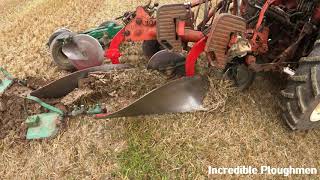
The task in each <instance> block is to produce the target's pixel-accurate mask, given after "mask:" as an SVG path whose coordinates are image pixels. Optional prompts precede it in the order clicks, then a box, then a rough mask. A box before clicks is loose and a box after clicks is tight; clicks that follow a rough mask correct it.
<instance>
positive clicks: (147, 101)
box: [31, 0, 320, 130]
mask: <svg viewBox="0 0 320 180" xmlns="http://www.w3.org/2000/svg"><path fill="white" fill-rule="evenodd" d="M200 17H202V18H200ZM117 19H118V20H120V19H121V21H122V22H123V26H118V25H116V23H112V22H109V23H108V25H107V26H106V27H105V28H106V29H103V30H102V31H103V32H104V33H103V34H104V35H106V36H107V37H109V38H112V39H111V40H110V41H108V43H102V44H103V46H101V42H102V41H101V39H103V38H102V37H104V36H101V35H102V34H100V36H99V37H95V36H94V35H93V34H91V33H88V32H87V33H82V34H74V33H71V32H70V31H69V30H66V29H60V30H58V31H56V32H55V33H54V34H53V35H52V37H51V38H50V41H49V45H50V49H51V52H52V55H53V59H54V61H55V62H56V63H57V64H58V65H59V67H60V68H62V69H67V70H73V69H76V70H79V71H77V72H74V73H72V74H70V75H68V76H66V77H64V78H62V79H60V80H57V81H55V82H52V83H50V84H48V85H47V86H44V87H42V88H40V89H38V90H36V91H33V92H32V93H31V95H32V96H34V97H37V98H59V97H62V96H65V95H67V94H68V93H70V92H71V91H72V90H74V89H76V88H77V87H78V86H79V84H78V82H79V80H80V79H82V78H85V77H87V76H88V74H90V73H91V72H96V71H104V72H110V71H112V72H114V73H116V72H117V71H114V70H117V69H126V68H132V67H131V66H130V65H125V64H122V63H125V62H122V61H123V60H122V59H121V56H122V53H121V52H120V46H121V44H123V43H125V42H142V50H143V53H144V56H145V58H147V60H148V62H147V64H146V67H147V69H149V70H153V71H159V72H160V73H162V74H164V75H167V76H168V77H170V78H176V80H173V81H171V82H169V83H168V84H166V85H164V86H162V87H160V88H157V89H155V90H154V91H151V92H150V93H148V94H146V95H145V96H143V97H142V98H140V99H138V100H136V101H135V102H134V103H132V104H131V105H129V106H127V107H125V108H123V109H121V110H119V111H116V112H107V113H99V114H97V115H96V117H97V118H111V117H121V116H136V115H144V114H154V113H156V114H161V113H166V112H188V111H196V110H204V108H203V107H202V102H203V99H204V96H205V94H206V90H207V88H208V82H207V80H206V77H205V76H204V75H200V74H199V75H197V74H196V73H197V70H196V69H197V68H196V66H197V61H198V60H199V59H200V58H199V57H200V55H201V54H204V56H205V58H206V59H207V65H208V67H209V68H210V75H214V76H216V77H224V78H228V79H230V80H231V81H233V82H234V85H235V86H236V87H237V88H239V89H240V90H244V89H246V88H248V87H249V86H250V85H251V84H252V82H253V80H254V77H255V74H256V73H257V72H266V71H272V72H280V73H279V74H283V75H286V77H288V82H287V87H286V88H285V89H284V90H282V91H281V92H280V93H281V95H282V98H281V103H280V104H281V108H282V110H283V118H284V120H285V121H286V122H287V124H288V125H289V127H290V128H291V129H293V130H307V129H312V128H316V127H319V126H320V104H319V103H320V72H319V71H320V66H319V64H320V50H319V48H320V46H319V43H318V41H317V37H318V32H319V25H320V3H319V2H318V1H316V0H311V1H310V0H286V1H284V0H242V1H238V0H221V1H217V2H215V1H214V2H213V1H211V0H193V1H192V2H187V3H180V4H179V3H177V4H165V5H162V6H159V4H157V3H155V4H152V3H151V1H150V2H149V3H148V4H147V5H144V6H139V7H137V8H136V9H135V10H134V11H128V12H125V13H124V14H123V15H122V16H121V17H119V18H117ZM94 31H100V30H99V29H98V30H97V29H96V30H94ZM88 34H89V35H88ZM95 38H96V39H95ZM97 39H99V40H100V42H99V40H97ZM102 47H104V48H102ZM103 49H104V50H103ZM57 54H59V55H57ZM103 59H106V61H105V62H109V64H106V65H102V64H103ZM239 92H240V91H239Z"/></svg>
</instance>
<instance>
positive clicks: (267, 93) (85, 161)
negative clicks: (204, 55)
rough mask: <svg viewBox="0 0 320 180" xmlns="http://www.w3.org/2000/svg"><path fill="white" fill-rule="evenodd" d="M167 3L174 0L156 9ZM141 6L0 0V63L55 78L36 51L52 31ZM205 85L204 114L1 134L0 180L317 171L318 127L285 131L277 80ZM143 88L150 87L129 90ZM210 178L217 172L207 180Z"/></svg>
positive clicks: (137, 55) (44, 54) (133, 2)
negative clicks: (244, 169) (29, 136)
mask: <svg viewBox="0 0 320 180" xmlns="http://www.w3.org/2000/svg"><path fill="white" fill-rule="evenodd" d="M169 2H171V3H172V2H177V1H173V0H171V1H170V0H161V1H160V4H164V3H169ZM179 2H183V1H181V0H179ZM143 3H144V2H143V1H141V0H123V1H115V0H95V1H82V0H72V1H70V0H0V17H1V18H0V41H1V43H0V66H3V67H5V68H6V69H7V70H8V71H9V72H11V73H12V74H13V75H14V76H16V77H19V78H25V77H36V78H38V79H43V80H44V81H49V80H53V79H57V78H59V77H61V76H63V75H65V74H66V73H65V72H62V71H60V70H59V69H58V68H56V67H55V65H54V64H53V63H52V62H51V58H50V55H49V53H48V49H47V47H46V46H45V44H46V42H47V38H48V37H49V35H50V34H51V33H52V32H53V31H54V30H55V29H57V28H58V27H68V28H69V29H72V30H74V31H82V30H86V29H88V28H90V27H95V26H96V25H99V24H100V23H102V22H103V21H105V20H110V19H112V18H114V17H118V16H120V15H122V14H123V12H125V11H126V10H133V9H134V8H135V7H136V6H137V5H139V4H143ZM128 48H129V49H126V50H125V54H124V56H125V57H124V59H127V60H129V61H131V62H134V61H136V60H141V59H143V57H142V54H141V50H140V48H139V44H136V45H134V47H132V46H128ZM136 64H138V65H139V64H141V62H137V63H136ZM159 78H162V77H159ZM210 80H211V89H210V92H209V94H208V96H210V99H209V100H212V102H211V103H209V104H210V107H211V108H210V110H209V111H207V112H197V113H187V114H169V115H161V116H145V117H137V118H119V119H111V120H95V119H93V118H90V117H80V118H74V119H69V120H68V122H67V126H66V127H65V128H64V129H63V131H62V132H61V133H60V134H59V135H58V137H56V138H54V139H51V140H46V141H31V142H25V141H22V142H20V141H18V142H17V141H14V140H12V139H13V138H12V137H10V136H8V137H6V138H4V139H2V140H0V162H1V163H0V177H1V179H30V178H32V179H48V178H52V179H150V178H152V179H174V178H181V179H206V178H208V175H207V174H208V166H209V165H210V166H213V167H236V166H255V167H260V166H262V165H269V166H273V167H288V166H293V167H317V168H320V152H319V148H320V140H319V139H320V138H319V137H320V131H319V130H312V131H308V132H292V131H290V130H289V129H288V127H287V126H286V125H285V124H284V123H283V121H282V120H281V117H280V110H279V106H278V103H277V102H278V98H279V96H278V94H279V91H280V89H281V88H283V87H282V86H281V84H283V83H282V81H281V80H280V79H277V78H276V76H274V75H270V74H262V75H259V76H258V77H257V80H256V81H255V82H254V84H253V86H252V87H250V89H249V90H247V91H245V92H241V93H240V92H238V91H236V90H234V89H232V88H230V86H229V83H227V82H220V81H217V80H214V79H210ZM154 81H157V80H154ZM143 83H149V82H140V83H136V86H139V85H143ZM150 83H151V82H150ZM128 93H129V92H128ZM0 118H3V117H0ZM319 170H320V169H319ZM214 177H218V176H209V178H214ZM248 177H250V176H244V178H248ZM259 177H260V176H251V178H253V179H256V178H259ZM264 177H266V178H276V177H272V176H264ZM281 177H283V176H279V178H281ZM234 178H237V177H236V176H235V177H234ZM292 178H294V179H295V178H297V179H300V178H317V177H315V176H313V177H303V176H294V177H292ZM318 178H319V177H318Z"/></svg>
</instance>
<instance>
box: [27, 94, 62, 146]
mask: <svg viewBox="0 0 320 180" xmlns="http://www.w3.org/2000/svg"><path fill="white" fill-rule="evenodd" d="M27 99H29V100H32V101H35V102H37V103H39V104H40V105H41V106H42V107H44V108H46V109H48V110H49V111H50V112H49V113H43V114H37V115H33V116H29V117H28V118H27V120H26V124H27V126H28V131H27V135H26V138H27V139H28V140H31V139H43V138H50V137H54V136H55V135H56V134H57V133H58V131H59V127H58V124H60V122H61V121H62V120H63V116H64V112H63V111H61V110H60V109H58V108H56V107H53V106H51V105H49V104H47V103H45V102H43V101H41V100H40V99H39V98H37V97H34V96H27Z"/></svg>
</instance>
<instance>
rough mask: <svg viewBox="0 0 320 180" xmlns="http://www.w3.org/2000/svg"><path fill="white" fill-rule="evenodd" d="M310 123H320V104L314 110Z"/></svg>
mask: <svg viewBox="0 0 320 180" xmlns="http://www.w3.org/2000/svg"><path fill="white" fill-rule="evenodd" d="M310 121H312V122H318V121H320V103H319V104H318V105H317V107H316V108H315V109H314V110H313V112H312V114H311V116H310Z"/></svg>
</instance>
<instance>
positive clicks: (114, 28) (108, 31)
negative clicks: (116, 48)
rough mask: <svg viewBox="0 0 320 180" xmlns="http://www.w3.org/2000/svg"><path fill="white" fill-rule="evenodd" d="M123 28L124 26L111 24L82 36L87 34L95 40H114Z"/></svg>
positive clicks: (91, 30) (86, 32)
mask: <svg viewBox="0 0 320 180" xmlns="http://www.w3.org/2000/svg"><path fill="white" fill-rule="evenodd" d="M122 28H123V26H120V25H117V24H116V23H114V22H109V23H107V24H106V25H105V26H101V27H97V28H93V29H90V30H88V31H85V32H82V33H80V34H87V35H89V36H92V37H94V38H95V39H101V38H103V37H105V36H107V37H108V38H110V39H112V38H113V37H114V36H115V35H116V34H117V33H118V32H119V31H120V30H121V29H122Z"/></svg>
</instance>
